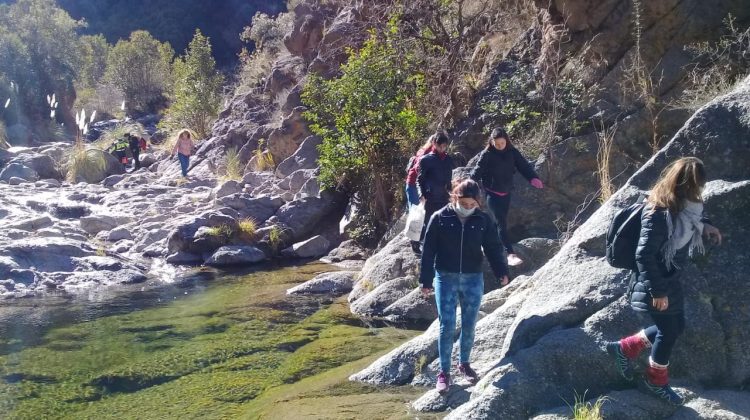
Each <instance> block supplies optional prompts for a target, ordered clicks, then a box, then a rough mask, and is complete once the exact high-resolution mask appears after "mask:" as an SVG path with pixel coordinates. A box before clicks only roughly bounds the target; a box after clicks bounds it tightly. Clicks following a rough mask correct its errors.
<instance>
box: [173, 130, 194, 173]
mask: <svg viewBox="0 0 750 420" xmlns="http://www.w3.org/2000/svg"><path fill="white" fill-rule="evenodd" d="M194 148H195V144H194V143H193V140H192V139H191V138H190V131H188V130H182V131H180V134H179V135H178V136H177V142H176V143H175V144H174V147H173V148H172V154H171V155H170V156H169V158H170V159H171V158H173V157H174V154H175V153H177V158H178V159H179V160H180V169H181V170H182V176H183V177H187V172H188V166H189V165H190V155H192V154H193V149H194Z"/></svg>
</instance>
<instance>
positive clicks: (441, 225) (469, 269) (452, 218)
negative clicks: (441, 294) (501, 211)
mask: <svg viewBox="0 0 750 420" xmlns="http://www.w3.org/2000/svg"><path fill="white" fill-rule="evenodd" d="M482 249H484V255H486V256H487V260H488V261H489V262H490V266H491V267H492V270H493V271H494V272H495V275H496V276H497V277H498V278H501V277H502V276H504V275H506V274H508V268H507V267H506V265H505V261H504V260H503V245H502V242H500V237H499V236H498V233H497V225H496V224H495V222H494V221H493V220H492V219H491V218H490V216H489V215H487V213H485V212H483V211H481V210H479V209H477V210H475V211H474V213H473V214H472V215H471V216H469V218H467V219H466V222H465V223H463V224H462V223H461V220H460V219H459V218H458V216H457V215H456V212H455V211H453V209H452V208H451V206H450V205H448V206H445V207H443V208H442V209H440V210H438V211H436V212H435V214H433V215H432V217H431V218H430V222H429V224H428V225H427V233H426V234H425V239H424V247H423V249H422V268H421V272H420V275H419V283H420V285H421V286H422V287H427V288H432V280H433V278H434V277H435V270H436V269H437V270H439V271H445V272H448V273H481V272H482V261H483V258H484V257H483V254H482Z"/></svg>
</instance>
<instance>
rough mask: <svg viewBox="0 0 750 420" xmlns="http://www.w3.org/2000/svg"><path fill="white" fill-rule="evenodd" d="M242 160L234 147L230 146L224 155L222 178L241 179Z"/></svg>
mask: <svg viewBox="0 0 750 420" xmlns="http://www.w3.org/2000/svg"><path fill="white" fill-rule="evenodd" d="M242 172H243V171H242V162H240V155H239V153H238V152H237V148H236V147H230V148H228V149H227V150H226V153H225V155H224V175H223V177H222V178H223V179H224V180H235V181H239V180H241V179H242V175H243V174H242Z"/></svg>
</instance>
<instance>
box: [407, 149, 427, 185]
mask: <svg viewBox="0 0 750 420" xmlns="http://www.w3.org/2000/svg"><path fill="white" fill-rule="evenodd" d="M430 152H432V146H430V147H428V148H427V149H424V150H423V149H419V150H417V154H416V155H414V156H413V157H412V158H411V162H412V163H411V166H410V167H409V170H408V171H407V173H406V183H407V184H408V185H417V175H419V160H420V159H421V158H422V156H424V155H426V154H427V153H430Z"/></svg>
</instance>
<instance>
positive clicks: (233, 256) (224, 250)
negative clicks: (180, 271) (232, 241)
mask: <svg viewBox="0 0 750 420" xmlns="http://www.w3.org/2000/svg"><path fill="white" fill-rule="evenodd" d="M266 258H267V257H266V254H264V253H263V251H261V250H259V249H258V248H255V247H253V246H223V247H221V248H219V249H217V250H216V252H214V253H213V255H211V257H210V258H209V259H208V260H206V265H211V266H216V267H221V266H229V265H241V264H254V263H258V262H261V261H264V260H265V259H266Z"/></svg>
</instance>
